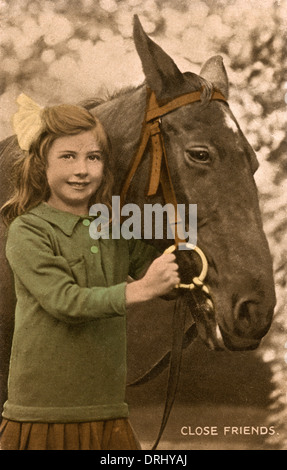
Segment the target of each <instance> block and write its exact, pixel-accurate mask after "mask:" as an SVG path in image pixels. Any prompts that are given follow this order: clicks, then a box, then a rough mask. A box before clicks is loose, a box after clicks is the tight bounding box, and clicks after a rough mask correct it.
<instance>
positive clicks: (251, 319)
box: [235, 301, 258, 333]
mask: <svg viewBox="0 0 287 470" xmlns="http://www.w3.org/2000/svg"><path fill="white" fill-rule="evenodd" d="M257 314H258V307H257V304H256V303H255V302H252V301H245V302H238V304H237V305H236V307H235V318H236V326H237V329H239V330H240V331H241V332H243V333H244V332H246V331H248V330H250V329H251V328H254V327H255V326H256V324H257Z"/></svg>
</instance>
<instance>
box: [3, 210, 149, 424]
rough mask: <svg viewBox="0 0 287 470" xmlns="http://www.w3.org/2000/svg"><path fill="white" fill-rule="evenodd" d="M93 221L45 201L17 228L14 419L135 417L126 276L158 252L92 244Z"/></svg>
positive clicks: (13, 250) (136, 245) (12, 245)
mask: <svg viewBox="0 0 287 470" xmlns="http://www.w3.org/2000/svg"><path fill="white" fill-rule="evenodd" d="M91 220H92V218H91V217H79V216H76V215H73V214H70V213H67V212H62V211H59V210H56V209H54V208H52V207H50V206H49V205H48V204H45V203H42V204H40V205H39V206H37V207H36V208H34V209H32V210H31V211H30V212H29V213H27V214H25V215H22V216H20V217H17V218H16V219H15V220H14V221H13V223H12V224H11V226H10V228H9V232H8V240H7V247H6V254H7V258H8V261H9V263H10V265H11V268H12V270H13V273H14V279H15V288H16V295H17V305H16V312H15V331H14V337H13V345H12V353H11V362H10V373H9V383H8V400H7V402H6V403H5V405H4V412H3V416H4V417H5V418H7V419H11V420H16V421H38V422H79V421H93V420H103V419H114V418H120V417H126V416H127V415H128V406H127V404H126V403H125V387H126V303H125V288H126V280H127V276H128V275H130V276H131V277H133V278H135V279H136V278H139V277H140V275H141V274H142V273H143V271H144V270H145V269H146V268H147V266H148V265H149V264H150V263H151V261H152V260H153V259H154V258H155V257H156V256H157V255H158V254H157V252H156V250H155V249H154V248H153V247H151V246H149V245H146V244H144V243H143V242H142V241H141V240H135V239H132V240H129V241H127V240H125V239H120V240H113V239H109V240H104V239H100V240H94V239H92V238H91V237H90V235H89V223H90V221H91Z"/></svg>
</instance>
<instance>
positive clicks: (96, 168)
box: [46, 131, 104, 215]
mask: <svg viewBox="0 0 287 470" xmlns="http://www.w3.org/2000/svg"><path fill="white" fill-rule="evenodd" d="M103 170H104V155H103V152H102V150H101V148H100V146H99V144H98V142H97V140H96V138H95V136H94V133H93V131H85V132H82V133H80V134H77V135H70V136H64V137H59V138H58V139H56V140H55V141H54V142H53V144H52V146H51V148H50V150H49V152H48V155H47V170H46V175H47V180H48V184H49V187H50V193H51V195H50V198H49V199H48V201H47V202H48V203H49V204H50V205H51V206H53V207H55V208H56V209H60V210H63V211H67V212H71V213H73V214H76V215H86V214H87V213H88V209H89V207H88V204H89V200H90V198H91V196H93V195H94V194H95V192H96V191H97V189H98V188H99V186H100V185H101V182H102V178H103Z"/></svg>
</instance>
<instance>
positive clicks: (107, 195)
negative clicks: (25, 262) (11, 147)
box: [1, 104, 114, 225]
mask: <svg viewBox="0 0 287 470" xmlns="http://www.w3.org/2000/svg"><path fill="white" fill-rule="evenodd" d="M42 122H43V127H42V131H41V134H40V135H39V137H37V138H36V139H35V140H34V142H32V144H31V146H30V149H29V151H28V152H25V154H24V155H23V156H22V157H21V158H19V159H18V160H17V161H16V162H15V164H14V166H13V170H12V183H13V188H14V192H13V194H12V196H11V198H10V199H9V200H8V201H7V202H6V203H5V204H4V205H3V206H2V208H1V215H2V217H3V219H4V222H5V223H6V225H9V224H10V223H11V222H12V221H13V220H14V219H15V218H16V217H17V216H19V215H21V214H24V213H25V212H27V211H29V210H30V209H32V208H33V207H36V206H37V205H38V204H40V202H42V201H46V200H48V198H49V196H50V189H49V186H48V182H47V177H46V168H47V155H48V152H49V150H50V148H51V146H52V144H53V142H54V141H55V140H56V139H57V138H59V137H63V136H68V135H76V134H79V133H81V132H85V131H90V130H91V131H93V132H94V135H95V138H96V140H97V143H98V144H99V145H100V147H101V150H102V152H103V154H104V172H103V180H102V183H101V185H100V187H99V188H98V190H97V192H96V194H95V195H94V196H92V198H91V199H90V205H92V204H95V203H96V202H101V203H103V204H106V205H107V206H108V207H109V208H111V200H112V188H113V166H114V165H113V157H112V151H111V145H110V141H109V138H108V136H107V134H106V132H105V130H104V128H103V125H102V124H101V122H100V121H99V120H98V119H97V118H96V117H95V116H93V115H92V114H91V113H90V112H89V111H87V110H86V109H85V108H82V107H80V106H75V105H68V104H62V105H58V106H52V107H49V108H45V109H44V110H43V112H42Z"/></svg>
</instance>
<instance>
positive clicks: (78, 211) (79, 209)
mask: <svg viewBox="0 0 287 470" xmlns="http://www.w3.org/2000/svg"><path fill="white" fill-rule="evenodd" d="M46 204H48V205H49V206H51V207H53V208H54V209H57V210H59V211H63V212H69V213H70V214H74V215H78V216H86V215H87V214H88V213H89V208H88V207H87V206H86V205H82V206H81V205H79V206H77V205H75V206H73V205H68V204H65V203H64V202H61V201H57V203H54V201H53V200H52V199H51V198H50V199H48V201H46Z"/></svg>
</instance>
